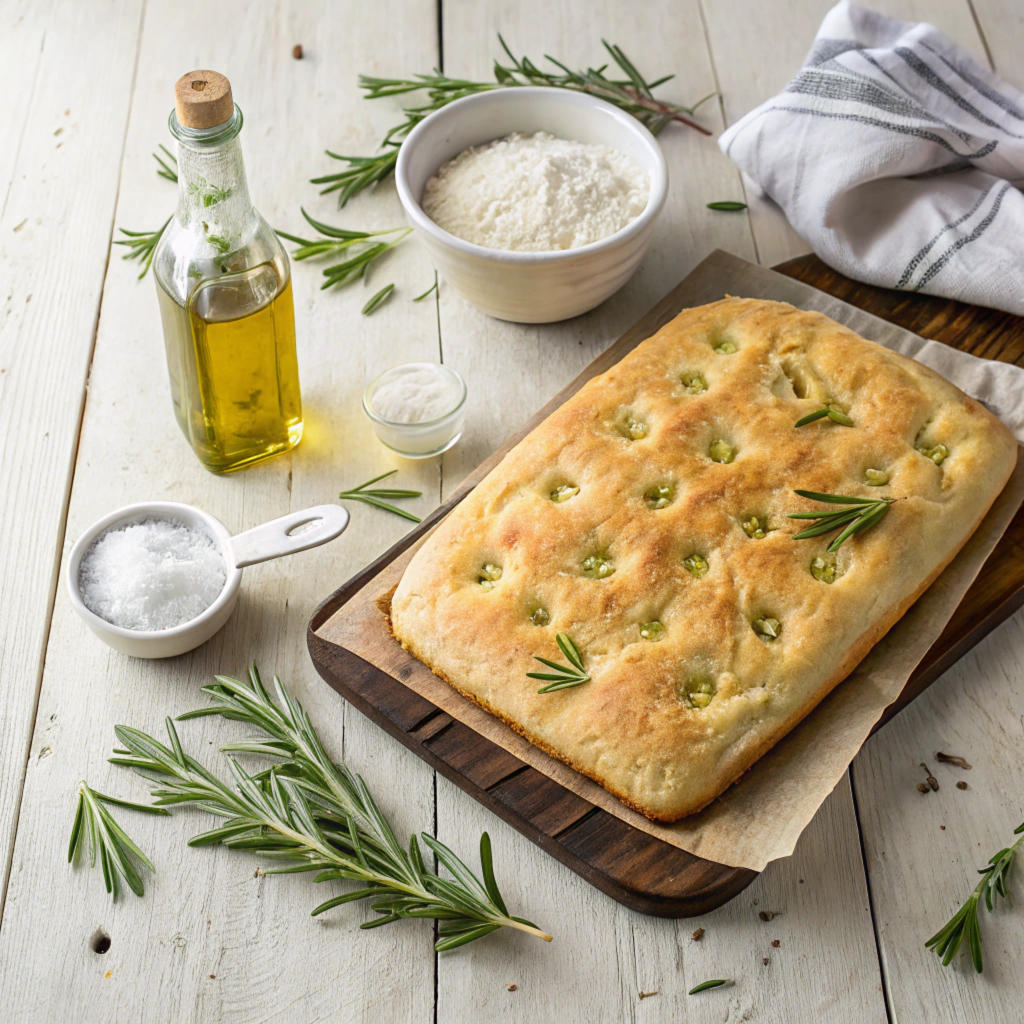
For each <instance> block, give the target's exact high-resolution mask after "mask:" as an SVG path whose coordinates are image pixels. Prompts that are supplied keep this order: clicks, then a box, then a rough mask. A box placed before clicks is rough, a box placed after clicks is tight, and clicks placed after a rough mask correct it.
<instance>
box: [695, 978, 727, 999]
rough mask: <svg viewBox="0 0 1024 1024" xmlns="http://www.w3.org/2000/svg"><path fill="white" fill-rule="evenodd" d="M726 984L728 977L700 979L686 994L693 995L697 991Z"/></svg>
mask: <svg viewBox="0 0 1024 1024" xmlns="http://www.w3.org/2000/svg"><path fill="white" fill-rule="evenodd" d="M728 984H729V979H728V978H715V979H714V980H712V981H702V982H701V983H700V984H699V985H694V986H693V988H691V989H690V991H689V992H688V993H687V995H691V996H695V995H696V994H697V993H698V992H705V991H706V990H707V989H709V988H721V987H722V986H723V985H728Z"/></svg>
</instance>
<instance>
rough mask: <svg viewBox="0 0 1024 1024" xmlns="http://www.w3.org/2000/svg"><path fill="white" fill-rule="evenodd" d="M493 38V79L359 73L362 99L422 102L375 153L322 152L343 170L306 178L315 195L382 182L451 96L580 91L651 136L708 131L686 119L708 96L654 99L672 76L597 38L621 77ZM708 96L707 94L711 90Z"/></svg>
mask: <svg viewBox="0 0 1024 1024" xmlns="http://www.w3.org/2000/svg"><path fill="white" fill-rule="evenodd" d="M498 41H499V43H500V44H501V48H502V49H503V50H504V51H505V55H506V56H507V57H508V59H509V61H510V63H509V64H502V63H501V62H500V61H495V62H494V81H493V82H474V81H471V80H468V79H464V78H449V77H448V76H447V75H444V74H442V73H441V72H440V71H435V72H434V73H433V74H430V75H414V76H413V77H412V78H376V77H374V76H372V75H360V76H359V86H360V88H361V89H363V90H364V91H365V93H366V98H367V99H370V100H373V99H382V98H385V97H389V96H401V95H404V94H405V93H413V92H420V91H425V92H426V94H427V100H428V101H427V102H426V103H424V104H423V105H422V106H417V107H406V108H405V109H404V110H403V113H404V115H405V120H404V121H402V123H401V124H398V125H395V127H394V128H392V129H391V130H390V131H389V132H388V133H387V134H386V135H385V136H384V138H383V140H382V141H381V145H380V148H381V150H382V151H383V152H381V153H378V154H377V155H375V156H345V155H343V154H341V153H334V152H332V151H331V150H327V151H326V152H327V155H328V156H329V157H331V158H332V159H334V160H341V161H342V162H343V163H345V164H346V165H347V166H346V167H345V169H344V170H342V171H338V172H336V173H334V174H325V175H323V176H322V177H319V178H313V179H311V180H312V183H313V184H314V185H325V186H326V188H324V189H323V190H322V192H321V195H324V194H326V193H328V192H337V193H338V205H339V206H344V205H345V204H346V203H347V202H348V201H349V200H350V199H351V198H352V197H353V196H354V195H357V194H358V193H359V192H362V191H363V189H366V188H370V187H371V186H372V185H376V184H377V183H378V182H380V181H383V180H384V179H385V178H387V177H388V176H389V175H390V174H391V173H392V171H393V170H394V169H395V164H396V163H397V162H398V149H399V147H400V146H401V144H402V140H403V139H404V138H405V137H406V136H407V135H408V134H409V132H411V131H412V129H413V128H415V127H416V125H418V124H419V123H420V121H422V120H423V119H424V118H425V117H427V115H428V114H431V113H433V111H435V110H439V109H440V108H441V107H443V106H445V105H446V104H448V103H451V102H452V101H453V100H457V99H461V98H462V97H463V96H471V95H473V94H474V93H481V92H490V91H491V90H494V89H503V88H507V87H515V86H522V85H534V86H545V87H549V88H555V89H568V90H571V91H574V92H585V93H589V94H590V95H592V96H597V97H599V98H600V99H603V100H605V101H607V102H608V103H611V104H613V105H615V106H617V107H618V108H619V109H620V110H624V111H625V112H626V113H628V114H631V115H632V116H633V117H635V118H636V119H637V120H638V121H640V122H641V123H643V124H644V125H646V127H647V128H648V129H650V131H651V132H652V134H654V135H657V134H658V133H659V132H660V131H661V130H662V128H664V127H665V126H666V125H667V124H669V123H671V122H672V121H678V122H679V123H681V124H685V125H687V126H689V127H690V128H694V129H696V130H697V131H699V132H701V133H702V134H704V135H710V134H711V132H710V131H709V130H708V129H707V128H705V127H704V126H703V125H701V124H698V123H697V122H696V121H694V120H692V115H693V114H694V112H695V111H696V109H697V108H698V107H699V106H700V105H701V103H704V102H705V101H706V100H708V99H710V98H711V96H705V97H704V99H702V100H700V102H699V103H695V104H694V105H693V106H692V107H686V106H683V105H681V104H678V103H668V102H666V101H664V100H658V99H655V98H654V93H653V90H654V89H656V88H657V87H658V86H659V85H664V83H665V82H668V81H670V80H671V79H672V78H674V77H675V76H674V75H664V76H663V77H661V78H658V79H656V80H654V81H651V82H649V81H647V80H646V79H645V78H644V76H643V75H641V74H640V72H639V71H638V70H637V68H636V66H635V65H634V64H633V62H632V61H631V60H630V59H629V58H628V57H627V56H626V55H625V53H623V51H622V48H621V47H619V46H615V45H614V44H611V43H608V42H606V41H605V40H601V42H602V43H603V45H604V48H605V50H607V52H608V54H609V56H610V57H611V59H612V61H613V62H614V64H615V66H616V67H617V68H618V71H619V73H620V75H621V77H615V78H611V77H609V76H608V75H606V74H605V72H606V71H607V70H608V65H607V64H602V65H601V66H600V67H598V68H587V70H586V71H573V70H571V69H570V68H568V67H566V65H565V64H563V63H562V62H561V61H559V60H556V59H555V58H554V57H551V56H546V57H545V59H546V60H547V61H549V62H550V63H551V64H552V65H554V66H553V68H551V69H550V70H541V69H540V68H539V67H537V65H536V64H534V63H533V61H531V60H530V58H529V57H523V58H521V59H520V58H518V57H515V56H513V54H512V51H511V50H510V49H509V48H508V45H507V44H506V42H505V40H504V39H503V38H502V37H501V35H499V36H498ZM711 95H712V96H713V95H714V93H712V94H711Z"/></svg>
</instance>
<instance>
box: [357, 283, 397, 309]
mask: <svg viewBox="0 0 1024 1024" xmlns="http://www.w3.org/2000/svg"><path fill="white" fill-rule="evenodd" d="M394 290H395V284H394V282H392V283H391V284H386V285H384V287H383V288H381V290H380V291H379V292H377V294H376V295H374V297H373V298H372V299H370V301H369V302H367V304H366V305H365V306H363V316H369V315H370V314H371V313H372V312H373V311H374V310H376V309H380V307H381V306H383V305H384V303H385V302H387V301H388V299H390V298H391V293H392V292H393V291H394Z"/></svg>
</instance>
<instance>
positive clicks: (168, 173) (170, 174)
mask: <svg viewBox="0 0 1024 1024" xmlns="http://www.w3.org/2000/svg"><path fill="white" fill-rule="evenodd" d="M159 145H160V148H161V149H162V150H163V151H164V153H165V154H166V156H167V160H170V161H171V163H170V164H169V163H167V160H164V159H163V158H162V157H161V156H160V154H159V153H154V154H153V159H154V160H155V161H156V162H157V163H158V164H159V165H160V166H159V168H158V169H157V172H156V173H157V174H159V175H160V177H161V178H166V179H167V180H168V181H173V182H174V183H175V184H177V182H178V158H177V157H176V156H175V155H174V154H173V153H172V152H171V151H170V150H169V149H168V148H167V147H166V146H165V145H164V144H163V143H162V142H161V143H160V144H159ZM171 164H173V165H174V166H173V167H172V166H171Z"/></svg>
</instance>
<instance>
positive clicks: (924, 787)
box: [917, 782, 931, 793]
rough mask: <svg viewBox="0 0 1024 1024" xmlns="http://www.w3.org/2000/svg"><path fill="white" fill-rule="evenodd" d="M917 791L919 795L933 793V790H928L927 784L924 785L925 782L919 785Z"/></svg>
mask: <svg viewBox="0 0 1024 1024" xmlns="http://www.w3.org/2000/svg"><path fill="white" fill-rule="evenodd" d="M917 791H918V793H930V792H931V790H930V789H929V788H928V786H927V784H926V783H924V782H919V783H918V784H917Z"/></svg>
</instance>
